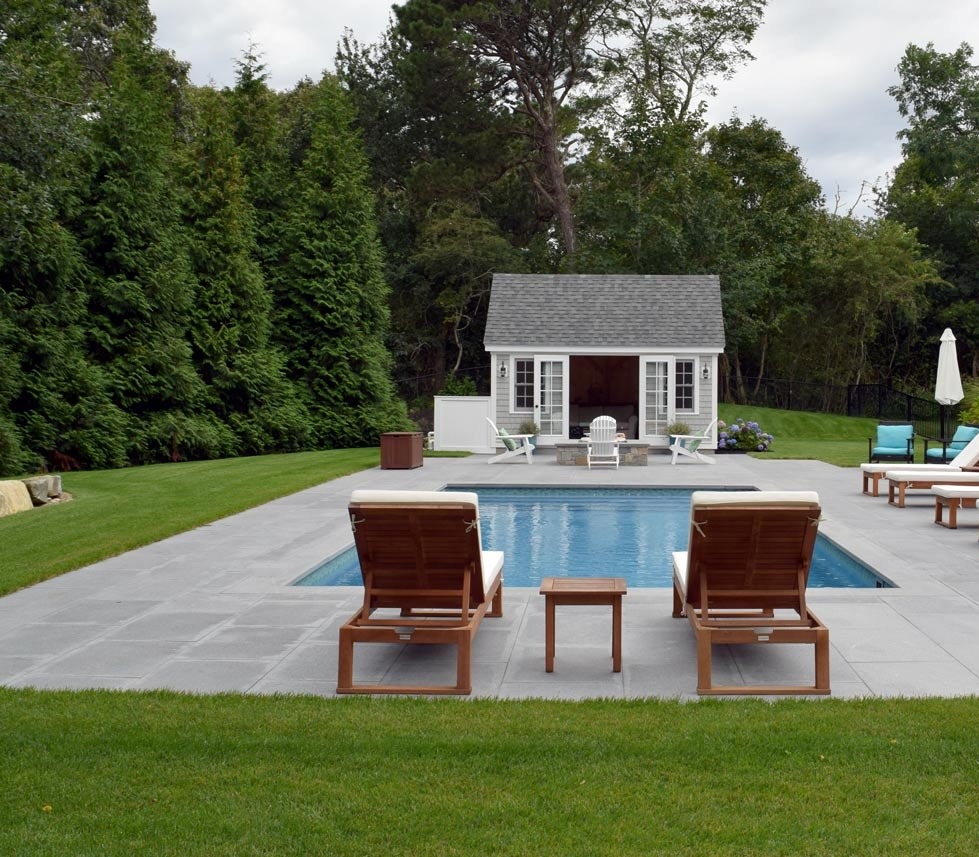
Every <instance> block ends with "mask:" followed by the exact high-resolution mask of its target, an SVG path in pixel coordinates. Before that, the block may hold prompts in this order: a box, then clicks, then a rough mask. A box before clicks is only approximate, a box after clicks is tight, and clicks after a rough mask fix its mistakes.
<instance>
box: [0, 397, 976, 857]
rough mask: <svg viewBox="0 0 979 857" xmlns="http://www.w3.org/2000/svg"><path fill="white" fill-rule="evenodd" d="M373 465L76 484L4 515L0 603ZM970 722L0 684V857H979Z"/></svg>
mask: <svg viewBox="0 0 979 857" xmlns="http://www.w3.org/2000/svg"><path fill="white" fill-rule="evenodd" d="M722 416H723V418H725V419H734V418H735V417H737V416H743V417H744V418H745V419H756V420H758V421H759V422H760V423H761V425H762V427H763V428H764V429H765V430H767V431H770V432H772V433H773V434H774V435H775V436H776V445H775V450H776V451H775V452H774V453H770V455H772V454H777V455H783V456H789V454H790V453H791V452H792V450H797V451H798V452H797V453H796V455H795V457H803V456H804V455H809V456H812V457H818V458H826V459H827V460H833V461H837V463H857V462H859V461H862V460H863V458H864V455H865V452H866V437H867V436H868V434H869V433H870V431H871V430H872V428H873V425H874V421H867V420H860V421H847V420H845V419H841V418H834V417H824V416H823V415H811V414H788V413H783V412H778V411H768V410H762V409H746V408H727V407H724V408H723V409H722ZM840 459H845V461H841V460H840ZM377 462H378V450H376V449H368V450H350V451H337V452H321V453H304V454H299V455H292V456H268V457H261V458H244V459H237V460H233V461H215V462H195V463H188V464H172V465H160V466H157V467H145V468H138V469H130V470H119V471H110V472H103V473H69V474H65V476H64V483H65V490H67V491H70V492H72V493H73V494H74V495H75V498H76V499H75V500H74V501H72V502H71V503H65V504H62V505H59V506H56V507H52V508H48V509H42V510H39V511H36V512H32V513H29V514H24V515H16V516H12V517H10V518H4V519H0V545H2V551H0V563H2V567H0V592H10V591H12V590H14V589H16V588H18V587H20V586H24V585H27V584H29V583H30V582H32V581H33V580H40V579H43V578H45V577H49V576H51V575H54V574H58V573H61V572H63V571H66V570H68V569H69V568H74V567H78V566H80V565H83V564H86V563H89V562H92V561H94V560H96V559H99V558H101V557H104V556H109V555H112V554H115V553H118V552H120V551H123V550H128V549H130V548H132V547H135V546H137V545H140V544H146V543H148V542H150V541H153V540H155V539H159V538H163V537H165V536H167V535H171V534H173V533H177V532H180V531H182V530H185V529H188V528H190V527H193V526H197V525H199V524H201V523H204V522H205V521H208V520H213V519H215V518H218V517H221V516H223V515H227V514H231V513H233V512H236V511H239V510H241V509H244V508H247V507H250V506H253V505H255V504H258V503H261V502H265V501H266V500H269V499H272V498H273V497H278V496H282V495H284V494H288V493H291V492H293V491H297V490H300V489H302V488H306V487H308V486H311V485H314V484H317V483H320V482H323V481H326V480H329V479H332V478H336V477H338V476H340V475H343V474H346V473H351V472H355V471H356V470H359V469H362V468H366V467H372V466H375V465H376V464H377ZM691 645H693V640H692V639H691ZM16 660H17V659H16V658H13V659H9V658H3V657H0V670H3V669H4V668H8V669H10V670H12V671H14V672H15V671H16V670H17V664H16ZM5 661H8V663H4V662H5ZM2 674H3V673H2V672H0V675H2ZM977 722H979V701H977V700H976V699H948V700H943V699H929V700H899V699H886V700H854V701H842V700H836V699H829V700H819V701H810V700H783V701H779V702H776V703H768V702H763V701H760V700H737V701H729V700H703V701H699V702H697V703H680V702H675V701H668V700H666V701H664V700H636V701H609V700H590V701H587V702H581V703H562V702H554V701H547V702H544V701H539V700H527V701H505V700H458V699H441V700H435V701H431V700H424V699H364V698H357V699H319V698H309V697H249V696H244V695H234V694H222V695H215V696H206V697H204V696H191V695H184V694H176V693H132V692H125V693H120V692H107V691H91V692H88V691H86V692H78V693H70V692H37V691H27V690H13V689H0V748H2V749H0V752H2V764H0V854H11V855H45V857H46V855H72V857H75V856H76V855H93V857H94V855H127V857H128V855H134V854H153V855H175V857H187V855H208V857H210V856H211V855H247V854H255V855H259V854H261V855H319V854H330V855H346V854H351V855H353V854H357V855H361V854H389V853H391V854H405V855H471V854H501V855H535V854H562V855H564V854H573V855H625V854H629V855H632V854H636V855H655V854H664V855H667V854H668V855H673V854H708V855H714V854H716V855H729V854H735V853H737V854H747V855H765V857H769V855H782V854H785V855H798V854H807V855H841V854H882V855H884V854H886V855H893V854H936V855H937V854H948V855H958V854H962V855H966V854H968V855H972V854H973V853H974V852H975V849H976V846H977V842H979V834H977V833H976V832H975V818H976V817H979V762H977V760H979V729H977V728H976V723H977Z"/></svg>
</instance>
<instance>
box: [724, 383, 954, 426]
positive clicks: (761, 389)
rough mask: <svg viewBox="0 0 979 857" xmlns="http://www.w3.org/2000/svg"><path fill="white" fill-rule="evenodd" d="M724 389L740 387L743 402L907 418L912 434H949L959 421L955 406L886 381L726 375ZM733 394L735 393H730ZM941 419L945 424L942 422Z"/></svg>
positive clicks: (855, 414)
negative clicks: (830, 381)
mask: <svg viewBox="0 0 979 857" xmlns="http://www.w3.org/2000/svg"><path fill="white" fill-rule="evenodd" d="M726 389H728V390H732V391H733V390H734V389H740V390H741V391H742V395H740V396H738V397H737V398H738V399H739V400H743V403H744V404H747V405H755V406H758V407H766V408H781V409H783V410H787V411H814V412H816V413H825V414H841V415H845V416H850V417H871V418H873V419H878V420H907V421H908V422H910V423H911V424H912V425H914V431H915V434H918V435H925V436H927V437H949V436H951V434H952V433H953V432H954V430H955V427H956V425H958V420H957V413H958V406H957V405H956V406H951V407H947V408H944V409H943V408H942V406H941V405H939V404H938V402H936V401H935V400H934V399H923V398H921V397H920V396H912V395H911V394H910V393H903V392H901V391H900V390H895V389H894V388H893V387H889V386H887V385H885V384H850V385H849V386H842V385H838V384H822V383H815V382H810V381H785V380H777V379H776V380H769V379H763V380H762V381H761V382H759V381H758V379H757V378H744V379H742V383H741V385H740V387H737V385H736V383H735V380H734V378H730V379H728V383H727V385H726ZM730 398H732V399H733V398H734V397H730ZM943 423H944V424H943Z"/></svg>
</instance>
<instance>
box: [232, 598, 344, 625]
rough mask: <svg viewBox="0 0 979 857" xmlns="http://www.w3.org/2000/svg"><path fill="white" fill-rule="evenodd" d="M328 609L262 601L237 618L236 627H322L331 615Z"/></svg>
mask: <svg viewBox="0 0 979 857" xmlns="http://www.w3.org/2000/svg"><path fill="white" fill-rule="evenodd" d="M330 612H331V611H329V609H328V607H325V606H324V605H323V604H320V603H319V602H315V601H314V602H313V603H311V604H307V603H302V602H299V603H297V602H294V601H268V600H266V601H260V602H259V603H258V604H255V605H253V606H252V607H249V608H248V609H247V610H245V611H244V612H243V613H241V614H240V615H239V616H237V617H236V618H235V622H234V624H235V625H284V626H286V627H292V626H294V625H321V624H322V623H323V622H325V621H326V619H327V617H328V616H329V615H330Z"/></svg>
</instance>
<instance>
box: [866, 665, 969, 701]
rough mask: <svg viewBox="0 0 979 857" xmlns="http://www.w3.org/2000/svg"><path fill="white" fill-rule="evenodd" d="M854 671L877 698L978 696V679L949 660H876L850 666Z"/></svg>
mask: <svg viewBox="0 0 979 857" xmlns="http://www.w3.org/2000/svg"><path fill="white" fill-rule="evenodd" d="M854 670H855V671H856V672H857V674H858V675H859V676H860V677H861V678H862V679H863V681H864V682H865V683H866V684H867V687H869V688H870V689H871V691H872V692H873V693H874V694H875V695H877V696H972V695H976V694H979V676H977V675H976V674H975V673H974V672H972V671H970V670H968V669H966V668H965V667H964V666H962V665H961V664H958V663H955V662H954V661H952V660H948V661H945V662H928V661H924V662H920V663H915V664H909V663H908V662H907V661H900V662H895V663H888V662H881V661H877V662H874V663H866V664H854Z"/></svg>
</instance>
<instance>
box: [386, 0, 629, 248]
mask: <svg viewBox="0 0 979 857" xmlns="http://www.w3.org/2000/svg"><path fill="white" fill-rule="evenodd" d="M610 7H611V0H570V2H569V0H508V2H505V3H495V2H488V0H409V2H407V3H406V4H405V5H404V6H403V7H400V8H398V9H397V10H396V12H397V15H398V21H399V27H400V30H401V32H402V33H403V34H404V35H405V37H406V38H407V39H408V40H409V41H410V42H411V43H412V47H413V50H414V56H415V57H416V58H417V59H418V62H419V63H423V64H424V66H425V67H429V66H430V65H431V63H432V61H433V60H432V57H437V58H438V59H437V60H436V61H438V62H439V63H440V66H441V68H442V69H445V68H448V69H450V70H452V71H453V73H455V74H459V75H462V76H463V77H464V78H465V77H466V76H467V73H466V72H465V71H464V69H466V67H467V64H468V65H470V67H471V68H472V70H471V71H470V72H468V78H469V79H471V80H472V81H473V83H474V85H477V86H481V87H483V88H484V90H485V91H492V92H493V93H495V95H496V97H497V99H498V100H499V101H500V102H501V103H503V104H505V105H506V106H507V107H508V109H509V110H511V111H512V112H513V113H514V115H515V116H517V117H520V119H521V120H522V121H521V124H520V126H517V127H518V133H519V134H520V135H521V136H522V137H523V138H524V140H525V141H526V147H527V152H528V155H529V159H528V164H527V166H528V175H529V176H530V179H531V181H532V182H533V185H534V188H535V190H536V191H537V193H538V194H539V195H540V197H541V198H542V199H544V200H545V201H546V202H547V204H548V206H549V208H550V210H551V212H553V216H554V217H555V219H556V221H557V225H558V234H559V237H560V240H561V242H562V245H563V248H564V252H565V253H566V254H567V255H568V256H570V257H573V255H574V253H575V250H576V247H577V236H576V233H575V226H574V215H573V201H572V196H571V192H570V189H569V186H568V180H567V176H566V164H565V160H566V155H565V147H566V144H567V141H568V138H569V136H570V135H571V133H572V132H573V131H574V130H575V122H574V114H573V112H572V111H571V110H570V106H571V101H572V100H573V98H574V95H575V94H576V92H577V91H578V90H579V88H580V87H581V86H582V84H583V83H585V82H587V81H588V79H589V72H590V68H591V66H592V57H591V54H590V53H589V50H588V47H589V44H590V43H591V42H592V40H593V39H594V38H595V37H596V35H597V33H598V27H599V24H600V23H601V21H602V20H603V18H604V16H605V15H606V14H607V13H608V11H609V9H610ZM433 48H434V49H433ZM442 57H446V58H445V59H442ZM460 69H462V70H463V71H460Z"/></svg>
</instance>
